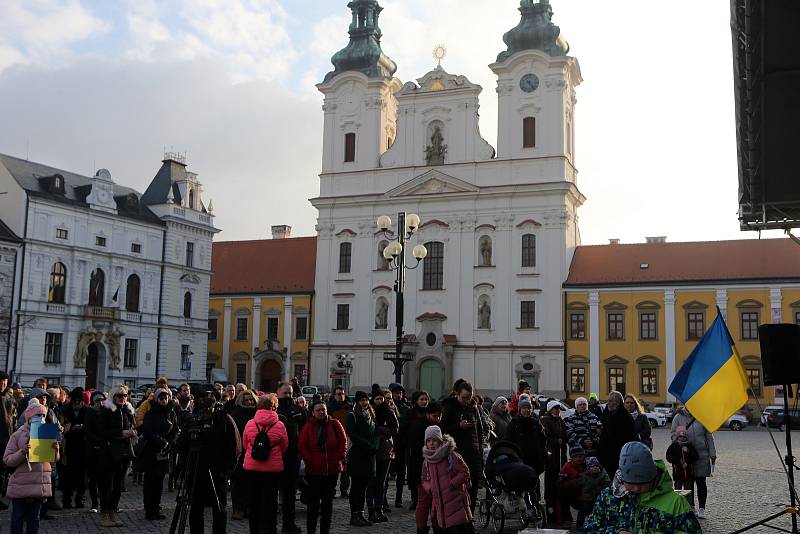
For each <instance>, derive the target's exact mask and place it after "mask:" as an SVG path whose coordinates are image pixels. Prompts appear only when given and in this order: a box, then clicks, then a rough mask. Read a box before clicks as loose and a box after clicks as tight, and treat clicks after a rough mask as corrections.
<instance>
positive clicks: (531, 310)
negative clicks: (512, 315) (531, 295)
mask: <svg viewBox="0 0 800 534" xmlns="http://www.w3.org/2000/svg"><path fill="white" fill-rule="evenodd" d="M519 304H520V317H519V327H520V328H536V301H535V300H523V301H522V302H520V303H519Z"/></svg>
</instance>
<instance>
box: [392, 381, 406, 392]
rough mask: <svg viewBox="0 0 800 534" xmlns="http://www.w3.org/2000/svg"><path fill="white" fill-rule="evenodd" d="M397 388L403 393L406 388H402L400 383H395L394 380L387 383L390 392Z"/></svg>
mask: <svg viewBox="0 0 800 534" xmlns="http://www.w3.org/2000/svg"><path fill="white" fill-rule="evenodd" d="M397 390H400V391H402V392H403V393H405V391H406V388H404V387H403V385H402V384H398V383H396V382H392V383H391V384H389V391H391V392H392V393H394V392H395V391H397Z"/></svg>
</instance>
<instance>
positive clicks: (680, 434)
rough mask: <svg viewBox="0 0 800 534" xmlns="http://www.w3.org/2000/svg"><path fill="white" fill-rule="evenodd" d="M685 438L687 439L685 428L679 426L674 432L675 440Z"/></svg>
mask: <svg viewBox="0 0 800 534" xmlns="http://www.w3.org/2000/svg"><path fill="white" fill-rule="evenodd" d="M685 437H688V436H687V432H686V427H685V426H679V427H678V428H677V429H676V430H675V438H685Z"/></svg>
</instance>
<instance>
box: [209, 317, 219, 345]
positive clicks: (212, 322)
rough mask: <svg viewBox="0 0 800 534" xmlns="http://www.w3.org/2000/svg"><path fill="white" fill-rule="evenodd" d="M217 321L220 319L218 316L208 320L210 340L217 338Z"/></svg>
mask: <svg viewBox="0 0 800 534" xmlns="http://www.w3.org/2000/svg"><path fill="white" fill-rule="evenodd" d="M217 322H218V319H217V318H216V317H212V318H211V319H209V320H208V339H209V341H215V340H216V339H217Z"/></svg>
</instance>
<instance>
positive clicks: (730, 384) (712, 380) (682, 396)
mask: <svg viewBox="0 0 800 534" xmlns="http://www.w3.org/2000/svg"><path fill="white" fill-rule="evenodd" d="M749 388H750V384H749V382H748V381H747V376H746V375H745V372H744V366H743V365H742V360H741V358H740V357H739V353H738V352H737V350H736V347H735V346H734V344H733V338H731V333H730V332H729V331H728V327H727V326H726V325H725V319H723V317H722V313H721V312H720V310H719V308H717V318H716V319H715V320H714V323H713V324H712V325H711V328H709V329H708V331H707V332H706V333H705V335H703V337H702V339H701V340H700V341H699V342H698V343H697V346H696V347H695V348H694V350H693V351H692V353H691V354H690V355H689V357H688V358H687V359H686V361H685V362H684V364H683V367H681V369H680V370H679V371H678V373H677V374H676V375H675V378H674V379H673V380H672V384H670V386H669V392H670V393H672V394H673V395H674V396H675V397H676V398H678V399H679V400H680V401H681V402H683V403H684V404H685V405H686V408H687V409H688V410H689V412H690V413H691V414H692V415H693V416H694V418H695V419H697V420H698V421H699V422H700V423H701V424H702V425H703V426H704V427H706V428H707V429H708V430H710V431H711V432H713V431H715V430H717V429H718V428H719V427H720V425H722V424H723V423H724V422H725V421H726V420H727V419H728V418H729V417H730V416H731V415H733V414H734V413H736V411H737V410H739V409H741V407H742V406H743V405H744V404H745V403H746V402H747V391H748V389H749Z"/></svg>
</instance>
